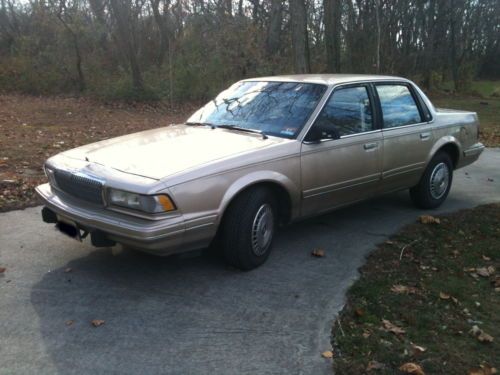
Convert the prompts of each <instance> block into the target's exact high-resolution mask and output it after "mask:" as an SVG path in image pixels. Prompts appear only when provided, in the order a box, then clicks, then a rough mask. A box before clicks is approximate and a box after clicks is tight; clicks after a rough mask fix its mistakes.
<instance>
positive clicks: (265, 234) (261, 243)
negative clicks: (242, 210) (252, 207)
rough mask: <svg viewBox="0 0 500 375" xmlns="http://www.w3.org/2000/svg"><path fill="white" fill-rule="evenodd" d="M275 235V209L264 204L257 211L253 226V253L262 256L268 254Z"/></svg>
mask: <svg viewBox="0 0 500 375" xmlns="http://www.w3.org/2000/svg"><path fill="white" fill-rule="evenodd" d="M273 233H274V215H273V209H272V208H271V206H270V205H269V204H268V203H264V204H263V205H262V206H260V207H259V209H258V210H257V214H256V215H255V218H254V219H253V224H252V251H253V253H254V254H255V255H257V256H261V255H263V254H265V253H266V251H267V249H268V248H269V246H270V245H271V241H272V239H273Z"/></svg>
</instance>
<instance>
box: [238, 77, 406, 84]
mask: <svg viewBox="0 0 500 375" xmlns="http://www.w3.org/2000/svg"><path fill="white" fill-rule="evenodd" d="M379 80H392V81H393V80H401V81H407V79H406V78H402V77H395V76H383V75H375V74H290V75H281V76H269V77H256V78H249V79H244V80H243V81H272V82H304V83H319V84H324V85H337V84H339V83H349V82H359V81H379Z"/></svg>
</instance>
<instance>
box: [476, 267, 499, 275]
mask: <svg viewBox="0 0 500 375" xmlns="http://www.w3.org/2000/svg"><path fill="white" fill-rule="evenodd" d="M493 272H495V271H494V269H493ZM476 273H477V274H478V275H479V276H482V277H489V276H490V270H489V269H488V268H486V267H479V268H476Z"/></svg>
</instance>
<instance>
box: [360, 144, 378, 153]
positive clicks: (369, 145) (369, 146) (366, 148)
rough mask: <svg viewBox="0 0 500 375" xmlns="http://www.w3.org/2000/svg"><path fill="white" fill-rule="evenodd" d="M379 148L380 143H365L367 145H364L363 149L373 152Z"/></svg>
mask: <svg viewBox="0 0 500 375" xmlns="http://www.w3.org/2000/svg"><path fill="white" fill-rule="evenodd" d="M377 146H378V143H377V142H373V143H365V144H364V145H363V148H364V149H365V150H367V151H368V150H373V149H374V148H377Z"/></svg>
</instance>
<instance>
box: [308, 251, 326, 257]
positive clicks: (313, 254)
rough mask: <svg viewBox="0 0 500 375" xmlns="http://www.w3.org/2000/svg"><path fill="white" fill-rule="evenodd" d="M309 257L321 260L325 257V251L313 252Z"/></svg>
mask: <svg viewBox="0 0 500 375" xmlns="http://www.w3.org/2000/svg"><path fill="white" fill-rule="evenodd" d="M311 255H312V256H313V257H316V258H323V257H324V256H325V250H323V249H316V250H313V251H312V253H311Z"/></svg>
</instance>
